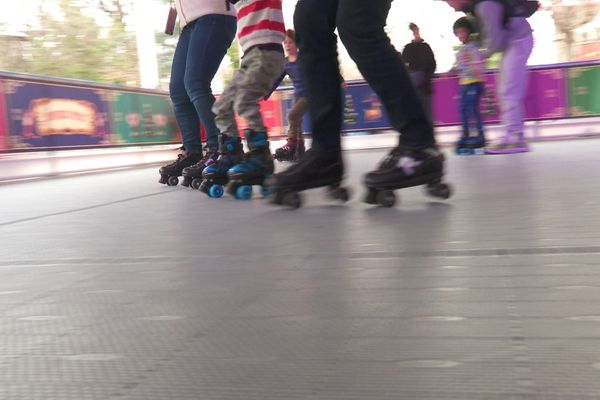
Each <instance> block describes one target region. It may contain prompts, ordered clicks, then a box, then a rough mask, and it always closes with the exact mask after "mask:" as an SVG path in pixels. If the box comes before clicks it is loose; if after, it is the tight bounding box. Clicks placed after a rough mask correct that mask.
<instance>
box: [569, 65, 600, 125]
mask: <svg viewBox="0 0 600 400" xmlns="http://www.w3.org/2000/svg"><path fill="white" fill-rule="evenodd" d="M599 88H600V65H593V66H589V67H576V68H571V69H569V104H570V110H569V114H570V116H572V117H589V116H596V115H600V90H598V89H599Z"/></svg>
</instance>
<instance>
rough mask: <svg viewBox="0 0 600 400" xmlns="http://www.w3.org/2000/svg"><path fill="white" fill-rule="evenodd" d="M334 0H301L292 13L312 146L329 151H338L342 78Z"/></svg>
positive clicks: (335, 0) (336, 5)
mask: <svg viewBox="0 0 600 400" xmlns="http://www.w3.org/2000/svg"><path fill="white" fill-rule="evenodd" d="M343 1H345V0H343ZM338 2H339V0H302V1H300V2H298V4H297V5H296V11H295V13H294V27H295V29H296V39H297V42H298V48H299V50H300V61H301V68H302V77H303V79H304V83H305V85H306V91H307V95H308V103H309V109H310V114H311V120H312V124H311V126H312V137H313V147H315V148H318V149H321V150H324V151H333V152H336V151H337V152H339V151H341V141H340V130H341V115H342V94H341V84H342V79H341V76H340V72H339V65H338V55H337V37H336V35H335V33H334V32H335V26H336V15H337V7H338Z"/></svg>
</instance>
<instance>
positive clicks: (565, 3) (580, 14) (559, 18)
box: [550, 0, 600, 61]
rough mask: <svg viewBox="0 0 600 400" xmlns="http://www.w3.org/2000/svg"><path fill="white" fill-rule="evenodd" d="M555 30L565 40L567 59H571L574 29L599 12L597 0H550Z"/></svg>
mask: <svg viewBox="0 0 600 400" xmlns="http://www.w3.org/2000/svg"><path fill="white" fill-rule="evenodd" d="M550 9H551V10H552V14H553V17H554V24H555V25H556V30H557V31H558V32H559V33H560V34H562V36H563V41H564V42H565V47H566V53H567V61H571V59H572V54H573V45H574V35H573V34H574V30H575V29H577V28H579V27H581V26H583V25H585V24H587V23H589V22H592V21H593V20H594V18H596V16H597V15H598V12H600V2H598V1H597V0H579V1H578V2H573V1H570V0H552V3H551V5H550Z"/></svg>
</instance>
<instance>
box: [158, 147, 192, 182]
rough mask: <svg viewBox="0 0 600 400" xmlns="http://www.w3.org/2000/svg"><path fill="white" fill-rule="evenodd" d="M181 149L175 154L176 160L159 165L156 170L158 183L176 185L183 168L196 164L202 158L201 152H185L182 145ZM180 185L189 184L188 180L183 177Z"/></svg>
mask: <svg viewBox="0 0 600 400" xmlns="http://www.w3.org/2000/svg"><path fill="white" fill-rule="evenodd" d="M181 150H183V151H182V152H181V153H180V154H178V155H177V160H175V161H174V162H172V163H170V164H167V165H164V166H162V167H160V169H159V170H158V172H159V174H160V179H159V180H158V183H162V184H167V185H168V186H177V185H178V184H179V177H180V176H181V174H182V172H183V169H184V168H186V167H189V166H191V165H194V164H196V163H197V162H198V161H200V160H201V159H202V152H197V153H196V152H194V153H191V152H187V151H186V150H185V149H184V148H183V147H182V148H181ZM182 185H183V186H189V181H186V180H185V179H184V181H183V182H182Z"/></svg>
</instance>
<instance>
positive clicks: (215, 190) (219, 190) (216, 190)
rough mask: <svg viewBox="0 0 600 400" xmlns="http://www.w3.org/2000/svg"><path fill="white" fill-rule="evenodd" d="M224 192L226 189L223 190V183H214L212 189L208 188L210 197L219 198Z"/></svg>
mask: <svg viewBox="0 0 600 400" xmlns="http://www.w3.org/2000/svg"><path fill="white" fill-rule="evenodd" d="M224 192H225V191H224V190H223V186H221V185H212V186H211V187H210V189H209V190H208V195H209V196H210V197H213V198H215V199H218V198H219V197H223V193H224Z"/></svg>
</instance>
